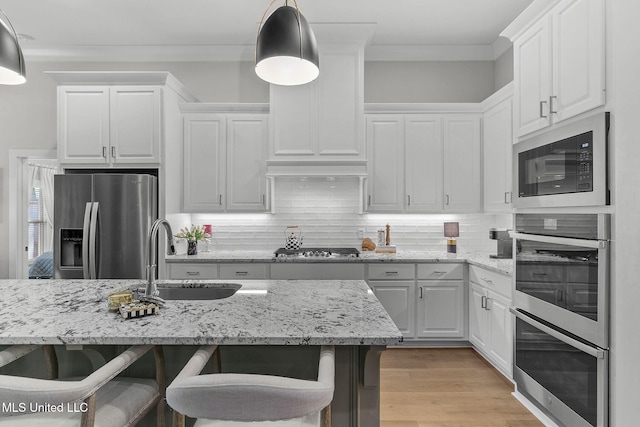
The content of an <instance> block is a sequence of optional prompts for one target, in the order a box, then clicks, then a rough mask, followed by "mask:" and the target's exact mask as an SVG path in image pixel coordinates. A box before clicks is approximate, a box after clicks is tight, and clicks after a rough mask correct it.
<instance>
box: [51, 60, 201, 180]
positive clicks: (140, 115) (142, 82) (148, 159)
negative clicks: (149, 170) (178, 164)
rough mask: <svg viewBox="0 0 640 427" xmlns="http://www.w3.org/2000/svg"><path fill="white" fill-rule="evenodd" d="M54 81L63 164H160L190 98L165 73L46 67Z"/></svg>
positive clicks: (115, 165) (60, 154)
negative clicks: (66, 69)
mask: <svg viewBox="0 0 640 427" xmlns="http://www.w3.org/2000/svg"><path fill="white" fill-rule="evenodd" d="M46 74H47V75H49V76H50V77H51V78H52V79H54V80H55V81H56V82H57V83H58V160H59V161H60V164H61V165H62V166H63V167H65V166H66V165H69V166H71V167H75V168H83V167H87V168H95V167H136V166H137V165H139V166H142V167H149V165H154V166H153V167H159V166H161V163H162V161H163V152H164V150H165V149H166V148H167V147H166V146H165V145H164V139H165V138H167V139H168V138H173V137H174V136H175V134H176V133H178V130H177V129H178V127H179V123H180V116H179V110H178V104H179V103H182V102H194V101H196V99H195V98H194V97H193V96H192V95H191V94H190V93H188V92H187V91H186V90H185V89H184V87H183V86H182V85H181V84H180V82H179V81H178V80H176V78H175V77H173V76H172V75H171V74H170V73H168V72H163V71H157V72H154V71H150V72H146V71H145V72H135V71H131V72H129V71H50V72H46Z"/></svg>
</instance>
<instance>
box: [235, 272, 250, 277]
mask: <svg viewBox="0 0 640 427" xmlns="http://www.w3.org/2000/svg"><path fill="white" fill-rule="evenodd" d="M247 274H249V272H248V271H236V276H246V275H247Z"/></svg>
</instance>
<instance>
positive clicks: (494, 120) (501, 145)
mask: <svg viewBox="0 0 640 427" xmlns="http://www.w3.org/2000/svg"><path fill="white" fill-rule="evenodd" d="M511 104H512V103H511V98H508V99H506V100H504V101H503V102H501V103H500V104H498V105H496V106H494V107H492V108H491V109H489V110H488V111H487V112H486V113H484V117H483V119H484V120H483V123H484V127H483V143H484V144H483V151H484V156H483V161H484V168H483V170H484V180H483V183H484V192H483V195H484V211H485V212H511V187H512V177H511V171H512V167H511V163H512V162H513V159H512V151H513V132H512V129H513V121H512V105H511Z"/></svg>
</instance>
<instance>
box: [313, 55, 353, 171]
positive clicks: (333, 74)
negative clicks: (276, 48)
mask: <svg viewBox="0 0 640 427" xmlns="http://www.w3.org/2000/svg"><path fill="white" fill-rule="evenodd" d="M362 56H363V53H362V49H361V48H360V47H358V46H354V45H350V44H340V45H338V44H325V45H322V46H321V49H320V63H321V64H322V72H321V73H320V76H319V77H318V102H319V105H318V124H319V126H318V154H319V155H320V156H322V157H323V158H327V157H344V156H347V157H349V158H360V157H363V156H364V84H363V83H362V82H363V77H364V71H363V68H362V67H363V58H362Z"/></svg>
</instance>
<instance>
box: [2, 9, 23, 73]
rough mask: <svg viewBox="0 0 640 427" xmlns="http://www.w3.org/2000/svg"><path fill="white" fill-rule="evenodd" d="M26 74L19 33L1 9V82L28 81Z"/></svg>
mask: <svg viewBox="0 0 640 427" xmlns="http://www.w3.org/2000/svg"><path fill="white" fill-rule="evenodd" d="M26 76H27V73H26V70H25V67H24V57H23V56H22V49H21V48H20V44H19V43H18V35H17V34H16V32H15V30H14V29H13V26H12V25H11V22H10V21H9V18H7V15H5V14H4V12H2V11H1V10H0V84H4V85H19V84H22V83H24V82H26V81H27V77H26Z"/></svg>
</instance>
